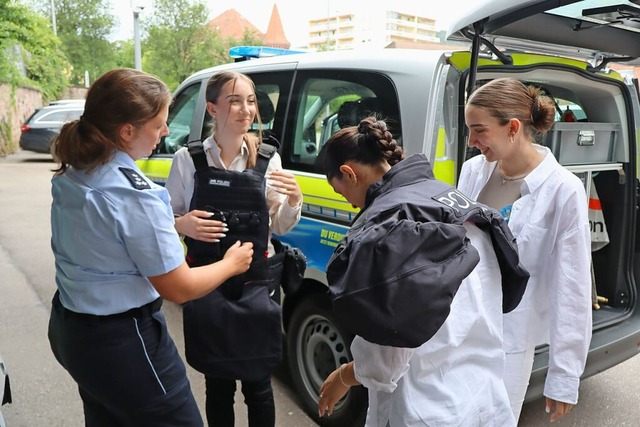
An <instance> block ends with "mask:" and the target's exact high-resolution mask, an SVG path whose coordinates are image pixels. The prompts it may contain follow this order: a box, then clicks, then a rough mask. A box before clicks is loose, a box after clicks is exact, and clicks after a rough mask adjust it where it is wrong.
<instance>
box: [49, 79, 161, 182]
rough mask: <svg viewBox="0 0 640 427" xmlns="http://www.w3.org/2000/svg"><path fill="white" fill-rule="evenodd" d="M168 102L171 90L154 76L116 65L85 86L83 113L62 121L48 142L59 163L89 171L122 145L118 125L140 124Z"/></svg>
mask: <svg viewBox="0 0 640 427" xmlns="http://www.w3.org/2000/svg"><path fill="white" fill-rule="evenodd" d="M170 103H171V92H170V91H169V89H168V88H167V86H166V85H165V84H164V83H163V82H162V81H161V80H160V79H158V78H157V77H155V76H152V75H150V74H147V73H145V72H143V71H140V70H134V69H131V68H119V69H115V70H111V71H108V72H106V73H105V74H103V75H102V76H101V77H100V78H99V79H98V80H96V81H95V82H94V83H93V85H91V87H90V88H89V92H88V93H87V99H86V101H85V104H84V113H83V114H82V116H80V119H79V120H74V121H72V122H70V123H67V124H65V125H64V126H63V127H62V129H61V130H60V135H58V137H57V138H56V139H55V141H54V142H53V146H52V154H53V156H54V158H55V159H56V161H58V162H59V163H60V166H59V167H58V168H57V169H55V170H54V172H55V174H56V175H62V174H64V173H65V172H66V171H67V169H68V168H69V166H72V167H74V168H75V169H80V170H86V171H88V172H91V171H92V170H93V169H95V168H96V167H97V166H99V165H101V164H105V163H107V162H108V161H109V160H110V159H111V157H112V156H113V154H114V153H115V152H116V151H117V150H119V149H122V148H123V147H122V141H121V140H120V135H119V132H120V129H121V128H122V126H123V125H125V124H127V123H130V124H132V125H134V126H141V125H143V124H145V123H146V122H147V121H149V120H151V119H152V118H154V117H156V116H157V115H158V114H160V112H161V111H162V109H163V108H165V107H166V106H167V105H169V104H170Z"/></svg>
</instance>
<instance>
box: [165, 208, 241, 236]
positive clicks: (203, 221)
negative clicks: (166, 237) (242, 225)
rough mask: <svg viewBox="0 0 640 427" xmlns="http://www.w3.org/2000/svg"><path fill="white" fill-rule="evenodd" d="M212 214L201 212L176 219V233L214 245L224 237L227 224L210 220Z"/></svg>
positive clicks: (192, 212)
mask: <svg viewBox="0 0 640 427" xmlns="http://www.w3.org/2000/svg"><path fill="white" fill-rule="evenodd" d="M212 215H213V213H211V212H207V211H201V210H196V209H194V210H192V211H191V212H189V213H187V214H185V215H182V216H180V217H177V218H176V224H175V227H176V231H177V232H178V233H179V234H182V235H185V236H189V237H191V238H192V239H196V240H202V241H203V242H209V243H215V242H219V241H220V239H222V238H223V237H225V236H226V234H224V233H226V232H227V231H229V229H228V228H227V224H225V223H224V222H221V221H215V220H212V219H211V216H212Z"/></svg>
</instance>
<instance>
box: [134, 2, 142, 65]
mask: <svg viewBox="0 0 640 427" xmlns="http://www.w3.org/2000/svg"><path fill="white" fill-rule="evenodd" d="M132 9H133V50H134V57H135V64H136V65H135V66H136V70H142V54H141V52H140V19H139V18H140V12H142V10H143V9H144V6H140V5H135V6H134V5H132Z"/></svg>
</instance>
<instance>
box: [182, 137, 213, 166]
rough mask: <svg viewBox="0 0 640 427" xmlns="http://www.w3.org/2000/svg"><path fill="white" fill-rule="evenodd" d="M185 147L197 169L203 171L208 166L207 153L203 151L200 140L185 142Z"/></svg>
mask: <svg viewBox="0 0 640 427" xmlns="http://www.w3.org/2000/svg"><path fill="white" fill-rule="evenodd" d="M187 149H188V150H189V154H190V155H191V158H192V159H193V164H194V165H195V166H196V170H197V171H204V170H207V169H208V168H209V164H208V163H207V155H206V154H205V152H204V146H203V145H202V141H200V140H196V141H189V142H187Z"/></svg>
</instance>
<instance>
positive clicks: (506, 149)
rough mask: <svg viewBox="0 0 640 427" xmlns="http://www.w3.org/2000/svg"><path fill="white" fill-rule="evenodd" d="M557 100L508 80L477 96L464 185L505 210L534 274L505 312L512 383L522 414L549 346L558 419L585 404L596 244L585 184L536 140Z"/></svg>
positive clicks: (471, 106)
mask: <svg viewBox="0 0 640 427" xmlns="http://www.w3.org/2000/svg"><path fill="white" fill-rule="evenodd" d="M554 113H555V106H554V104H553V100H552V99H550V98H549V97H547V96H545V95H543V94H542V92H541V90H540V89H538V88H536V87H534V86H531V85H525V84H523V83H522V82H520V81H518V80H515V79H510V78H501V79H496V80H493V81H491V82H489V83H487V84H485V85H484V86H482V87H480V88H478V89H477V90H476V91H475V92H474V93H473V94H472V95H471V97H470V98H469V100H468V102H467V107H466V109H465V120H466V124H467V127H468V129H469V139H468V145H469V147H473V148H477V149H479V150H480V152H481V155H478V156H476V157H474V158H471V159H469V160H467V161H466V162H465V163H464V164H463V166H462V170H461V172H460V179H459V182H458V189H459V190H460V191H462V192H463V193H465V194H466V195H467V196H470V197H471V198H472V199H474V200H477V201H479V202H481V203H484V204H486V205H489V206H491V207H493V208H494V209H497V210H498V211H500V212H501V213H502V215H503V216H504V217H505V219H506V220H507V221H508V224H509V228H510V229H511V231H512V232H513V234H514V236H515V237H516V239H517V243H518V248H519V253H520V258H521V261H522V264H523V265H524V267H525V268H526V269H527V270H528V271H529V273H530V274H531V277H530V279H529V283H528V285H527V290H526V292H525V295H524V297H523V300H522V302H521V303H520V305H519V306H518V307H517V308H516V309H515V310H514V311H512V312H511V313H508V314H505V315H504V318H503V328H504V349H505V353H506V364H505V384H506V386H507V391H508V392H509V398H510V402H511V406H512V409H513V412H514V415H515V417H516V419H518V418H519V416H520V411H521V409H522V404H523V401H524V396H525V393H526V390H527V386H528V384H529V377H530V375H531V371H532V367H533V359H534V351H535V347H536V346H538V345H542V344H549V370H548V372H547V378H546V381H545V387H544V395H545V397H546V402H545V410H546V411H547V412H552V414H551V421H555V420H557V419H558V418H560V417H561V416H562V415H564V414H566V413H568V412H569V411H570V410H571V408H572V406H573V405H575V404H576V403H577V401H578V387H579V384H580V376H581V375H582V372H583V370H584V366H585V361H586V357H587V352H588V349H589V343H590V340H591V326H592V324H591V276H590V262H591V252H590V248H591V243H590V237H589V222H588V216H587V198H586V194H585V189H584V186H583V184H582V182H581V181H580V179H578V177H576V176H575V175H574V174H572V173H571V172H569V171H568V170H566V169H565V168H563V167H562V166H560V164H559V163H558V162H557V161H556V159H555V158H554V156H553V154H552V153H551V151H550V150H549V149H548V148H546V147H543V146H541V145H538V144H535V143H534V141H535V140H536V138H537V137H539V136H541V135H543V134H544V133H545V132H546V131H547V130H548V129H549V128H550V127H551V126H552V124H553V121H554Z"/></svg>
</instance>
